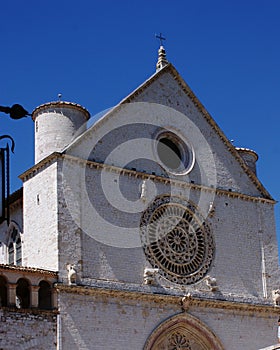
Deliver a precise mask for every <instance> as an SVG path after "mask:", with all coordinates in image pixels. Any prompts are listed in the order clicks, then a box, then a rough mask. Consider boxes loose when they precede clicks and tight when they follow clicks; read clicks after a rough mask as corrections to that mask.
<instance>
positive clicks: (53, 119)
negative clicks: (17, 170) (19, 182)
mask: <svg viewBox="0 0 280 350" xmlns="http://www.w3.org/2000/svg"><path fill="white" fill-rule="evenodd" d="M89 118H90V114H89V112H88V111H87V110H86V109H85V108H84V107H82V106H80V105H79V104H76V103H72V102H65V101H56V102H49V103H45V104H42V105H41V106H39V107H37V108H36V109H35V110H34V111H33V113H32V119H33V120H34V122H35V163H38V162H39V161H40V160H42V159H44V158H45V157H47V156H48V155H50V154H51V153H53V152H61V151H62V150H63V149H64V148H65V147H66V146H67V145H69V144H70V143H71V141H73V140H74V139H75V138H76V137H77V136H79V135H80V134H82V133H83V132H84V131H85V130H86V122H87V121H88V119H89Z"/></svg>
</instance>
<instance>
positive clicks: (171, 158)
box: [156, 131, 194, 174]
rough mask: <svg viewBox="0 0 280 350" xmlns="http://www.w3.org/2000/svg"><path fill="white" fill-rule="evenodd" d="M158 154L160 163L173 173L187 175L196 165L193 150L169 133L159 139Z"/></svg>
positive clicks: (161, 134) (164, 133)
mask: <svg viewBox="0 0 280 350" xmlns="http://www.w3.org/2000/svg"><path fill="white" fill-rule="evenodd" d="M156 153H157V156H158V158H159V161H160V163H161V164H162V165H163V166H164V167H165V168H166V169H167V170H168V171H169V172H171V173H175V174H186V173H188V172H189V171H190V170H191V169H192V167H193V165H194V152H193V150H192V148H191V147H190V146H189V145H187V143H186V142H184V141H183V140H182V139H181V138H179V137H178V136H177V135H176V134H174V133H172V132H169V131H166V132H162V133H160V135H159V136H158V137H157V144H156Z"/></svg>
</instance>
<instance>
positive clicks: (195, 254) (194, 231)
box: [141, 196, 214, 284]
mask: <svg viewBox="0 0 280 350" xmlns="http://www.w3.org/2000/svg"><path fill="white" fill-rule="evenodd" d="M141 240H142V245H143V249H144V252H145V254H146V257H147V259H148V261H149V262H150V264H151V265H152V266H153V267H154V268H158V269H159V273H160V274H161V275H162V276H163V277H165V278H167V279H168V280H170V281H172V282H175V283H180V284H191V283H195V282H197V281H199V280H200V279H201V278H203V277H204V276H205V275H206V273H207V272H208V270H209V268H210V265H211V263H212V260H213V257H214V240H213V236H212V233H211V230H210V227H209V226H208V225H207V224H206V223H205V221H204V220H203V218H202V216H201V214H199V213H198V211H197V210H196V208H195V207H194V206H193V205H192V204H190V203H188V202H185V201H182V200H180V199H178V198H177V197H169V196H165V197H159V198H157V199H156V200H155V201H154V202H153V203H152V204H151V205H150V206H149V207H148V209H147V210H146V211H145V212H144V213H143V215H142V219H141Z"/></svg>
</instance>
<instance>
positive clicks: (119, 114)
mask: <svg viewBox="0 0 280 350" xmlns="http://www.w3.org/2000/svg"><path fill="white" fill-rule="evenodd" d="M62 105H63V108H64V109H63V108H62ZM65 106H66V107H65ZM71 108H72V109H73V110H71ZM72 112H73V114H72ZM73 115H74V116H75V118H74V119H73ZM33 117H34V119H35V138H36V140H37V141H36V143H35V148H36V149H35V154H37V156H36V164H35V165H34V167H33V168H32V169H29V170H28V171H26V172H25V173H24V174H22V175H21V178H22V180H23V198H24V201H23V216H22V217H23V223H22V221H21V220H22V219H21V220H20V219H19V218H18V219H17V221H20V222H21V225H22V227H23V233H22V234H23V243H22V264H23V266H29V267H34V268H39V269H44V270H50V271H57V272H58V277H57V282H58V283H55V284H54V289H55V290H56V291H58V299H57V306H58V312H59V317H58V319H57V318H56V327H57V329H56V331H57V342H56V345H55V346H56V347H54V348H57V349H84V350H86V349H103V348H106V349H133V350H138V349H139V350H140V349H145V350H157V349H167V348H168V349H169V347H168V346H171V345H172V344H173V343H174V344H175V343H176V342H177V343H176V344H175V345H174V344H173V345H174V346H173V348H174V349H181V348H182V346H183V345H184V346H185V348H187V349H191V350H205V349H210V348H211V349H216V350H220V349H226V350H239V349H245V348H246V349H249V350H250V349H252V350H253V349H254V350H256V349H259V348H263V347H265V346H268V345H270V344H273V343H274V342H275V340H276V327H275V325H276V324H277V316H278V312H279V309H278V306H275V305H274V299H275V290H277V289H279V288H280V286H279V268H278V250H277V241H276V232H275V224H274V209H273V207H274V204H275V201H274V200H273V199H272V198H271V196H270V195H269V193H268V192H267V191H266V190H265V188H264V187H263V185H262V184H261V183H260V181H259V180H258V178H257V177H256V174H255V164H253V163H254V159H253V158H252V157H255V156H254V154H253V151H250V152H251V153H250V152H249V150H248V152H247V153H246V152H245V149H244V152H245V153H246V154H245V156H244V154H243V153H244V152H243V153H242V152H241V153H242V156H241V155H240V152H238V150H236V149H235V148H234V147H233V145H232V144H231V143H230V142H229V141H228V140H227V139H226V137H225V136H224V134H223V133H222V131H221V130H220V129H219V128H218V126H217V125H216V124H215V122H214V121H213V119H212V118H211V116H210V115H209V114H208V112H207V111H206V110H205V108H204V107H203V106H202V105H201V104H200V102H199V101H198V100H197V98H196V97H195V96H194V94H193V93H192V91H191V90H190V88H189V87H188V86H187V85H186V84H185V83H184V82H183V80H182V78H181V77H180V76H179V75H178V73H177V72H176V70H175V69H174V68H173V66H172V65H166V66H164V67H163V68H162V69H161V70H159V71H158V72H157V73H156V74H155V75H154V76H152V77H151V78H150V79H149V80H148V81H147V82H145V83H144V84H143V85H142V86H140V87H139V88H138V89H137V90H136V91H134V92H133V93H132V94H131V95H129V96H128V97H127V98H126V99H125V100H123V101H122V102H121V103H120V105H118V106H117V107H116V108H115V109H113V110H111V111H110V112H108V113H107V115H105V116H103V117H102V118H101V119H100V120H99V121H97V122H96V123H95V124H94V125H93V126H92V127H91V128H89V129H88V130H87V131H84V130H85V122H86V120H87V112H86V111H85V110H84V109H83V108H82V107H80V106H78V105H75V104H67V103H64V102H57V103H55V102H54V103H51V104H46V105H45V106H44V105H42V106H40V107H38V109H36V110H35V112H34V115H33ZM81 130H82V131H81ZM83 131H84V132H83ZM53 140H55V141H54V142H53ZM162 140H163V141H162ZM178 140H179V141H178ZM160 142H162V144H163V145H164V146H166V144H167V145H171V148H172V147H173V148H172V149H173V151H174V150H175V153H176V154H177V156H178V157H179V158H180V164H179V165H178V166H176V167H174V168H173V169H171V168H167V166H166V164H165V160H164V159H163V158H162V156H161V154H160V152H159V148H158V144H159V143H160ZM249 153H250V154H249ZM248 154H249V156H250V155H252V157H249V158H248V157H246V155H248ZM242 157H243V158H242ZM255 159H256V157H255ZM248 163H249V164H248ZM182 212H184V214H182V215H181V214H179V213H182ZM20 213H21V210H19V211H16V210H14V211H13V215H14V217H15V216H18V215H20ZM157 213H160V214H157ZM180 215H181V216H180ZM170 225H171V226H170ZM172 225H173V226H172ZM143 232H144V233H145V232H147V233H148V234H151V237H156V238H157V240H156V241H153V239H152V238H151V239H150V238H147V237H145V234H144V233H143ZM186 232H187V235H186ZM163 233H165V234H163ZM5 235H7V230H6V228H5V227H4V226H3V225H2V227H1V237H5ZM153 235H155V236H153ZM149 239H150V240H149ZM2 242H4V240H3V239H2ZM147 242H149V244H148V243H147ZM153 247H155V248H153ZM5 249H7V247H5V244H4V243H3V247H2V251H4V252H5ZM5 259H6V260H7V255H5V254H4V253H2V255H1V260H0V262H2V263H7V261H5ZM182 266H183V267H182ZM182 271H185V272H184V273H182ZM189 271H192V273H191V272H189ZM181 275H183V276H181ZM185 275H186V276H187V277H185ZM194 276H195V277H194ZM196 276H197V277H196ZM184 281H185V282H184ZM273 297H274V299H273ZM176 325H177V326H176ZM11 327H12V326H11ZM176 346H177V347H176ZM180 346H181V347H180ZM50 349H51V347H50Z"/></svg>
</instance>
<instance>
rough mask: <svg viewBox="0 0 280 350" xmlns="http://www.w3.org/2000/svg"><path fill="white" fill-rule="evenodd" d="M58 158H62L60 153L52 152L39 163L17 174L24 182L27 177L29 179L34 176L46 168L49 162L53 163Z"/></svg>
mask: <svg viewBox="0 0 280 350" xmlns="http://www.w3.org/2000/svg"><path fill="white" fill-rule="evenodd" d="M59 158H62V153H59V152H54V153H52V154H50V155H49V156H47V157H46V158H44V159H42V160H41V161H40V162H39V163H37V164H35V165H34V166H33V167H32V168H30V169H28V170H26V171H25V172H24V173H22V174H21V175H19V178H20V179H21V180H22V181H23V182H24V181H27V180H28V179H31V178H32V177H33V176H35V175H36V174H37V173H39V172H40V171H42V170H43V169H46V168H47V167H48V166H50V165H51V164H53V163H55V161H57V160H58V159H59Z"/></svg>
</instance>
